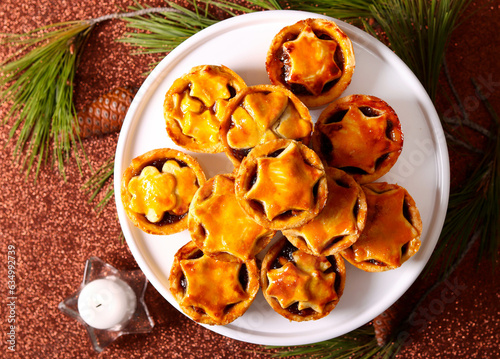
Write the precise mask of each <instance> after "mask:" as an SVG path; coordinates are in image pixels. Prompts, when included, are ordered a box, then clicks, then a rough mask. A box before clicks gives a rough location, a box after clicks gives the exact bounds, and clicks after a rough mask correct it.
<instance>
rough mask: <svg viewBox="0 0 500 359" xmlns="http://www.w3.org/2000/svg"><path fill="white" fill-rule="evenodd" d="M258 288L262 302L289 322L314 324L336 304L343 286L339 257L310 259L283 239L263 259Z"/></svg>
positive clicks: (341, 262) (311, 257)
mask: <svg viewBox="0 0 500 359" xmlns="http://www.w3.org/2000/svg"><path fill="white" fill-rule="evenodd" d="M260 279H261V287H262V292H263V294H264V297H265V298H266V301H267V302H268V303H269V304H270V305H271V307H272V308H273V309H274V310H275V311H276V312H277V313H278V314H280V315H282V316H284V317H285V318H287V319H289V320H293V321H299V322H302V321H307V320H317V319H320V318H323V317H325V316H326V315H328V314H329V313H330V312H331V311H332V310H333V309H334V308H335V306H336V305H337V304H338V302H339V300H340V297H341V296H342V294H343V290H344V285H345V266H344V260H343V259H342V257H341V256H340V255H339V254H335V255H332V256H328V257H326V256H314V255H311V254H308V253H305V252H303V251H301V250H299V249H297V248H296V247H294V246H293V245H292V244H290V243H289V242H288V241H287V240H286V239H285V238H282V239H280V240H279V241H278V242H276V243H275V244H274V245H273V246H272V247H271V248H270V250H269V252H268V253H267V254H266V256H265V257H264V260H263V262H262V269H261V277H260Z"/></svg>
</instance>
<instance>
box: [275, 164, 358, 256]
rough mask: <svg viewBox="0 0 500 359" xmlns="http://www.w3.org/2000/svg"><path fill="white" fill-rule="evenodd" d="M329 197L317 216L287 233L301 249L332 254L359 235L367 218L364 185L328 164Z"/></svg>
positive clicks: (311, 252) (319, 253)
mask: <svg viewBox="0 0 500 359" xmlns="http://www.w3.org/2000/svg"><path fill="white" fill-rule="evenodd" d="M326 178H327V181H328V182H327V183H328V200H327V202H326V205H325V208H323V210H322V211H321V212H320V213H319V214H318V216H317V217H315V218H314V219H312V220H311V221H309V222H307V223H306V224H304V225H303V226H301V227H298V228H293V229H287V230H284V231H283V234H284V235H285V236H286V237H287V238H288V240H289V241H290V242H291V243H292V244H293V245H294V246H296V247H297V248H299V249H300V250H302V251H304V252H307V253H310V254H313V255H316V256H319V255H332V254H335V253H339V252H340V251H342V250H344V249H346V248H348V247H349V246H351V245H352V244H353V243H354V242H356V240H357V239H358V238H359V236H360V234H361V232H362V231H363V228H364V226H365V220H366V199H365V194H364V192H363V190H362V189H361V186H360V185H359V184H358V183H357V182H356V181H355V180H354V178H352V176H350V175H348V174H347V173H345V172H344V171H341V170H339V169H337V168H333V167H328V168H327V169H326Z"/></svg>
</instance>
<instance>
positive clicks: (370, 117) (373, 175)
mask: <svg viewBox="0 0 500 359" xmlns="http://www.w3.org/2000/svg"><path fill="white" fill-rule="evenodd" d="M312 142H313V148H314V150H315V151H316V152H317V153H318V155H319V156H320V157H321V159H322V160H323V162H324V163H325V165H327V166H330V167H336V168H340V169H342V170H344V171H345V172H347V173H348V174H350V175H352V176H353V177H354V179H355V180H356V181H358V182H359V183H369V182H373V181H375V180H376V179H378V178H380V177H382V176H383V175H384V174H386V173H387V172H389V170H390V169H391V168H392V166H393V165H394V164H395V163H396V161H397V159H398V157H399V154H400V153H401V151H402V149H403V133H402V131H401V123H400V121H399V118H398V116H397V114H396V112H394V110H393V109H392V107H390V106H389V105H388V104H387V103H386V102H385V101H383V100H381V99H379V98H377V97H374V96H368V95H351V96H347V97H343V98H340V99H338V100H336V101H335V102H333V103H331V104H330V105H329V106H328V107H327V108H326V109H325V110H324V111H323V112H322V113H321V114H320V116H319V118H318V121H317V122H316V125H315V127H314V133H313V139H312Z"/></svg>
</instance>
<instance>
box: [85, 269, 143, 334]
mask: <svg viewBox="0 0 500 359" xmlns="http://www.w3.org/2000/svg"><path fill="white" fill-rule="evenodd" d="M136 306H137V297H136V295H135V293H134V291H133V290H132V288H131V287H130V286H129V285H128V284H127V283H125V282H124V281H123V280H121V279H119V278H117V277H107V278H103V279H96V280H94V281H92V282H90V283H88V284H87V285H86V286H85V287H83V289H82V290H81V292H80V295H79V297H78V312H79V313H80V316H81V317H82V319H83V320H84V321H85V322H86V323H87V324H88V325H89V326H91V327H93V328H96V329H108V330H119V329H120V328H121V327H122V326H123V325H124V324H126V323H127V322H128V321H129V320H130V318H132V315H133V314H134V312H135V309H136Z"/></svg>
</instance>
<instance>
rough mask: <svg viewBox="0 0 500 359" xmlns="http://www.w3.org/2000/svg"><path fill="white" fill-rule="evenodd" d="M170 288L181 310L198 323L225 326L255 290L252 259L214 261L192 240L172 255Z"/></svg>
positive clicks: (255, 272)
mask: <svg viewBox="0 0 500 359" xmlns="http://www.w3.org/2000/svg"><path fill="white" fill-rule="evenodd" d="M169 283H170V291H171V292H172V294H173V296H174V298H175V300H176V301H177V302H178V304H179V306H180V308H181V309H182V311H183V312H184V313H185V314H186V315H188V316H189V317H190V318H191V319H193V320H195V321H196V322H198V323H203V324H210V325H225V324H228V323H230V322H232V321H234V320H235V319H236V318H238V317H240V316H241V315H243V314H244V313H245V312H246V310H247V309H248V307H249V306H250V305H251V304H252V302H253V300H254V299H255V296H256V294H257V291H258V290H259V275H258V268H257V265H256V263H255V260H249V261H247V262H245V263H236V262H226V261H218V260H215V259H213V258H211V257H210V256H207V255H205V254H204V253H203V252H202V251H201V250H200V249H199V248H198V247H197V246H196V244H195V243H194V242H192V241H191V242H188V243H187V244H186V245H184V246H183V247H182V248H181V249H179V251H178V252H177V253H176V254H175V257H174V263H173V265H172V268H171V271H170V276H169Z"/></svg>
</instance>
